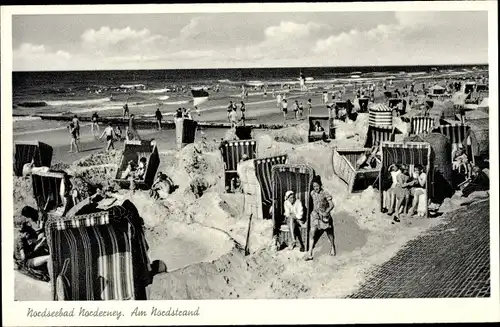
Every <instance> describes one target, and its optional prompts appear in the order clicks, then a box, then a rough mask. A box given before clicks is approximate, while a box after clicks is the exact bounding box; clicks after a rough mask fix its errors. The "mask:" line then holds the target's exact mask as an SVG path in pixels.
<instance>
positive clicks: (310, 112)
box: [307, 99, 313, 115]
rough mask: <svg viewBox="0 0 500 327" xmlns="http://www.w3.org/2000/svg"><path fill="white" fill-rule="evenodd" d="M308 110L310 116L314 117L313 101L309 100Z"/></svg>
mask: <svg viewBox="0 0 500 327" xmlns="http://www.w3.org/2000/svg"><path fill="white" fill-rule="evenodd" d="M307 109H308V110H309V115H312V110H313V106H312V100H311V99H308V100H307Z"/></svg>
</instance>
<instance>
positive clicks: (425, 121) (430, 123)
mask: <svg viewBox="0 0 500 327" xmlns="http://www.w3.org/2000/svg"><path fill="white" fill-rule="evenodd" d="M435 123H436V119H435V118H434V117H427V116H417V117H411V118H410V134H413V135H418V134H422V133H429V132H430V131H431V130H432V128H433V127H434V124H435Z"/></svg>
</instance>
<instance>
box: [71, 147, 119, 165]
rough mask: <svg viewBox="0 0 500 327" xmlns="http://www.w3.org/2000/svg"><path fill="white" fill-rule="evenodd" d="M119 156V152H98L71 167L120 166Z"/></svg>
mask: <svg viewBox="0 0 500 327" xmlns="http://www.w3.org/2000/svg"><path fill="white" fill-rule="evenodd" d="M121 156H122V151H121V150H111V151H100V152H96V153H93V154H91V155H89V156H87V157H84V158H81V159H80V160H77V161H75V162H74V163H73V166H78V167H89V166H98V165H106V164H113V165H116V166H118V165H119V164H120V160H121Z"/></svg>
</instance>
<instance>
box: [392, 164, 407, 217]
mask: <svg viewBox="0 0 500 327" xmlns="http://www.w3.org/2000/svg"><path fill="white" fill-rule="evenodd" d="M396 180H397V183H396V185H395V186H394V188H393V189H392V192H393V194H394V198H395V201H396V202H395V210H394V219H393V220H394V221H395V222H398V223H399V222H400V219H399V215H400V214H401V213H402V212H403V213H406V211H407V209H408V204H409V200H410V186H411V184H410V183H409V180H410V176H409V174H408V167H407V166H406V165H401V167H400V173H399V174H398V175H397V176H396ZM403 204H404V206H403Z"/></svg>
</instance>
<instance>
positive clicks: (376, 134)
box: [365, 126, 395, 148]
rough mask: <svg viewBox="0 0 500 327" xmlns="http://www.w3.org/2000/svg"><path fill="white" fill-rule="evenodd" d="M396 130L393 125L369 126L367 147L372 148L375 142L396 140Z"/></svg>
mask: <svg viewBox="0 0 500 327" xmlns="http://www.w3.org/2000/svg"><path fill="white" fill-rule="evenodd" d="M394 135H395V130H394V128H392V126H387V127H382V126H376V127H375V126H368V132H367V136H366V142H365V148H371V147H372V146H373V145H374V144H375V142H380V143H382V142H386V141H394Z"/></svg>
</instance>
